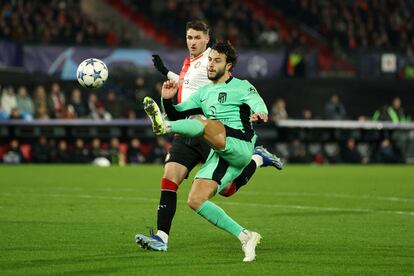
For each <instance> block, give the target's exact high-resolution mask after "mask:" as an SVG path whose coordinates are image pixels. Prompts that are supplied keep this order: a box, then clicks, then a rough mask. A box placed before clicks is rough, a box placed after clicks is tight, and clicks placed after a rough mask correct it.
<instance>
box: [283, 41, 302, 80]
mask: <svg viewBox="0 0 414 276" xmlns="http://www.w3.org/2000/svg"><path fill="white" fill-rule="evenodd" d="M285 63H286V65H285V66H286V67H285V70H286V73H285V75H286V76H287V77H289V78H303V77H305V76H306V64H305V57H304V56H303V54H302V53H301V51H300V50H299V49H298V48H296V49H294V50H293V51H291V52H288V54H287V56H286V61H285Z"/></svg>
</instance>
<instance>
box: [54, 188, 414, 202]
mask: <svg viewBox="0 0 414 276" xmlns="http://www.w3.org/2000/svg"><path fill="white" fill-rule="evenodd" d="M55 189H56V190H69V191H86V189H84V188H81V187H71V188H68V187H55ZM88 190H89V189H88ZM94 190H96V191H103V192H114V191H116V192H136V191H137V189H129V188H119V189H113V188H98V189H94ZM239 193H241V194H251V195H259V194H263V192H254V191H243V190H242V191H240V192H239ZM266 193H267V194H272V195H274V196H301V197H327V198H349V199H373V200H383V201H400V202H414V198H404V197H396V196H371V195H350V194H340V193H292V192H266Z"/></svg>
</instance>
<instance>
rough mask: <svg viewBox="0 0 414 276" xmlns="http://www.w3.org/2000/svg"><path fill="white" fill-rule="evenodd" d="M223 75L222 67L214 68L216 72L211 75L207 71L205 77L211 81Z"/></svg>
mask: <svg viewBox="0 0 414 276" xmlns="http://www.w3.org/2000/svg"><path fill="white" fill-rule="evenodd" d="M223 75H224V69H222V70H216V74H215V75H214V76H211V75H210V74H209V73H208V74H207V78H208V79H209V80H211V81H216V80H219V79H220V78H221V77H222V76H223Z"/></svg>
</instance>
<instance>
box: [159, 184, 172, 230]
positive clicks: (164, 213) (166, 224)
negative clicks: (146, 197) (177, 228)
mask: <svg viewBox="0 0 414 276" xmlns="http://www.w3.org/2000/svg"><path fill="white" fill-rule="evenodd" d="M176 209H177V193H176V192H172V191H161V198H160V205H159V206H158V212H157V228H158V230H161V231H163V232H165V233H167V234H168V235H169V234H170V228H171V223H172V220H173V218H174V215H175V210H176Z"/></svg>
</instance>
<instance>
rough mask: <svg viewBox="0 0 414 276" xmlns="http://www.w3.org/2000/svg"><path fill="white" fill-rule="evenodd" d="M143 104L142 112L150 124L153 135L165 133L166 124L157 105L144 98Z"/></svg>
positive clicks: (151, 100) (148, 98)
mask: <svg viewBox="0 0 414 276" xmlns="http://www.w3.org/2000/svg"><path fill="white" fill-rule="evenodd" d="M143 104H144V110H145V112H146V113H147V115H148V117H149V118H150V120H151V122H152V130H153V131H154V133H155V134H156V135H163V134H165V133H167V124H166V121H165V118H164V116H163V114H162V112H161V110H160V108H159V107H158V105H157V103H156V102H155V101H154V100H153V99H151V98H150V97H145V98H144V101H143Z"/></svg>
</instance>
